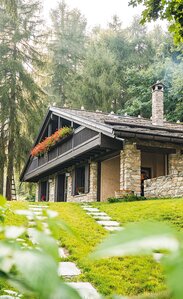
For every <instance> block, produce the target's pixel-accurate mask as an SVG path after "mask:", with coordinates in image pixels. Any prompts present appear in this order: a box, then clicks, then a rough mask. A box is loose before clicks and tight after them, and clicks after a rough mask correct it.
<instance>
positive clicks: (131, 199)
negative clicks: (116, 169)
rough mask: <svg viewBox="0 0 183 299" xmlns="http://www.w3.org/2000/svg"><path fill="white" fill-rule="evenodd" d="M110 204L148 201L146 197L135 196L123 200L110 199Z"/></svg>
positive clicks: (130, 195)
mask: <svg viewBox="0 0 183 299" xmlns="http://www.w3.org/2000/svg"><path fill="white" fill-rule="evenodd" d="M107 200H108V202H109V203H115V202H128V201H139V200H147V198H146V197H144V196H137V195H134V194H129V195H126V196H124V197H122V198H116V197H109V198H108V199H107Z"/></svg>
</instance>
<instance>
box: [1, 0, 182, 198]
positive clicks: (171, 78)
mask: <svg viewBox="0 0 183 299" xmlns="http://www.w3.org/2000/svg"><path fill="white" fill-rule="evenodd" d="M132 2H133V1H132ZM50 15H51V24H50V25H49V26H48V24H47V23H46V21H45V20H44V18H43V13H42V7H41V1H38V0H31V1H23V0H19V1H16V0H14V1H13V0H12V3H11V5H10V6H9V5H7V4H6V1H0V167H1V175H0V194H1V193H3V190H4V189H6V195H7V197H8V194H9V192H10V189H11V183H12V178H13V176H14V174H16V177H17V178H18V176H19V173H20V171H21V170H22V167H23V165H24V163H25V160H26V159H27V156H28V155H29V152H30V149H31V147H32V144H33V141H34V139H35V137H36V135H37V132H38V128H39V126H40V124H41V122H42V120H43V117H44V115H45V113H46V111H47V109H48V108H49V106H52V105H56V106H62V107H69V108H71V107H72V108H78V109H80V108H81V106H83V107H84V108H85V109H87V110H93V111H96V110H98V111H103V112H111V111H114V112H115V113H118V114H125V113H127V114H128V115H133V116H138V115H141V116H142V117H147V118H149V117H151V86H152V84H153V83H155V82H156V81H157V80H161V81H162V82H163V83H164V84H165V87H166V88H165V118H166V119H167V120H168V121H174V122H177V121H178V122H182V121H183V80H182V78H183V47H182V43H181V42H180V43H177V44H175V43H174V39H173V36H172V34H171V33H170V32H168V31H164V30H163V29H162V28H161V26H160V25H156V26H154V28H153V29H152V30H149V29H148V28H147V26H146V25H145V24H143V25H141V24H140V19H141V17H140V16H134V18H133V21H132V23H131V24H130V25H129V26H128V27H127V28H124V26H123V20H120V19H119V17H118V16H117V15H114V16H113V18H112V19H111V20H109V23H108V26H107V28H105V29H103V28H101V27H100V26H96V27H95V28H93V29H92V30H88V27H87V20H86V18H85V16H83V15H82V13H81V12H80V11H79V10H78V9H71V8H69V7H68V5H67V4H66V2H64V1H60V3H58V5H57V7H56V8H55V9H54V10H51V11H50ZM5 177H7V180H6V186H5Z"/></svg>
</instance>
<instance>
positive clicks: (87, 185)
mask: <svg viewBox="0 0 183 299" xmlns="http://www.w3.org/2000/svg"><path fill="white" fill-rule="evenodd" d="M89 170H90V167H89V164H87V165H86V166H85V193H88V192H89V185H90V184H89V180H90V175H89Z"/></svg>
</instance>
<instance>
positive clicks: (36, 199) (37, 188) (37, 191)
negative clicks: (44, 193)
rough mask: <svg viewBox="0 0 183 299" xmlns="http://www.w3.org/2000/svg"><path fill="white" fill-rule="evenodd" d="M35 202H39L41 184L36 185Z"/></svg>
mask: <svg viewBox="0 0 183 299" xmlns="http://www.w3.org/2000/svg"><path fill="white" fill-rule="evenodd" d="M35 201H36V202H37V201H39V183H37V184H36V198H35Z"/></svg>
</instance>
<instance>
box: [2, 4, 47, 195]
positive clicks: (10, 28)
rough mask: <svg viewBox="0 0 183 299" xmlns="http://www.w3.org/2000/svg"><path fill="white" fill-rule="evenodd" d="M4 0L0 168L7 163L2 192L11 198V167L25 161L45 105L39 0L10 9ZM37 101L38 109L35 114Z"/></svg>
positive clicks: (16, 5)
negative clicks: (40, 80)
mask: <svg viewBox="0 0 183 299" xmlns="http://www.w3.org/2000/svg"><path fill="white" fill-rule="evenodd" d="M4 2H5V1H3V4H2V5H1V6H0V31H1V34H0V60H1V64H0V82H1V90H0V106H1V111H0V123H1V125H2V126H3V129H2V133H1V138H2V142H1V150H2V153H3V159H2V160H1V161H0V162H1V165H0V166H1V169H2V171H3V170H4V168H5V166H6V167H7V190H6V191H7V192H6V193H7V197H8V199H11V182H12V176H13V172H14V168H16V169H18V170H19V169H20V167H21V165H22V162H24V161H25V158H26V156H27V153H28V150H29V148H30V144H31V141H32V138H33V137H34V136H35V131H36V130H37V126H38V122H39V121H40V118H41V117H42V112H43V111H44V109H45V99H44V101H43V96H44V98H45V97H46V95H45V93H44V92H43V90H42V88H41V87H40V86H39V85H38V83H37V80H36V79H37V74H38V70H40V68H42V67H43V55H42V54H40V52H39V50H40V49H39V42H41V41H42V42H43V38H42V33H41V30H40V28H41V26H42V21H41V19H40V17H39V11H40V2H39V1H37V0H32V1H22V0H21V1H18V0H16V1H14V4H15V5H14V6H12V7H11V10H9V9H7V5H8V4H9V2H8V3H7V5H6V3H4ZM13 10H16V12H15V11H14V13H13ZM40 105H41V106H42V110H40V114H37V113H36V111H37V110H38V108H39V106H40ZM30 119H31V122H30ZM27 132H29V133H28V134H27ZM6 163H7V165H5V164H6ZM0 191H1V192H2V190H0Z"/></svg>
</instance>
